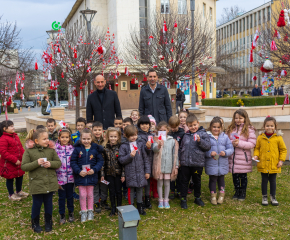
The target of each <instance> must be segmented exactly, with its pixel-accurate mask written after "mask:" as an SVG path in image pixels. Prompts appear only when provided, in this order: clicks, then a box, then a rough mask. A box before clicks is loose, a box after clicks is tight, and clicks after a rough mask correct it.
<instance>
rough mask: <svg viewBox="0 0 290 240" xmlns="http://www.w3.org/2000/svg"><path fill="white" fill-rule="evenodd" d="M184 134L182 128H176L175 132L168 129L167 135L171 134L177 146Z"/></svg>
mask: <svg viewBox="0 0 290 240" xmlns="http://www.w3.org/2000/svg"><path fill="white" fill-rule="evenodd" d="M184 134H185V133H184V129H183V128H178V131H177V132H172V131H170V132H169V133H168V135H169V136H172V137H173V138H174V139H175V140H176V141H177V142H178V144H179V146H180V144H181V141H182V139H183V136H184Z"/></svg>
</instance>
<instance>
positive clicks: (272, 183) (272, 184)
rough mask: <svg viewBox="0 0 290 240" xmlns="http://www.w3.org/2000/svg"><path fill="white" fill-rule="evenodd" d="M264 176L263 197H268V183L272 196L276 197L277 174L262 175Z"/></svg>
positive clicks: (262, 184)
mask: <svg viewBox="0 0 290 240" xmlns="http://www.w3.org/2000/svg"><path fill="white" fill-rule="evenodd" d="M261 176H262V183H261V187H262V195H267V188H268V182H270V194H271V195H272V196H275V195H276V177H277V173H273V174H270V173H261Z"/></svg>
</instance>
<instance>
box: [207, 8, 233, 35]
mask: <svg viewBox="0 0 290 240" xmlns="http://www.w3.org/2000/svg"><path fill="white" fill-rule="evenodd" d="M209 19H210V21H212V8H209ZM231 34H232V33H231Z"/></svg>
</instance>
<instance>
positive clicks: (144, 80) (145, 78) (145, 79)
mask: <svg viewBox="0 0 290 240" xmlns="http://www.w3.org/2000/svg"><path fill="white" fill-rule="evenodd" d="M143 76H144V77H143V82H147V77H146V75H145V74H143Z"/></svg>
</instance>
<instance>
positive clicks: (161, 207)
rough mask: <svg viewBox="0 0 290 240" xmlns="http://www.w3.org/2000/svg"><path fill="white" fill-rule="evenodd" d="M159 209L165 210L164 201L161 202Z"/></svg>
mask: <svg viewBox="0 0 290 240" xmlns="http://www.w3.org/2000/svg"><path fill="white" fill-rule="evenodd" d="M158 208H159V209H163V208H164V202H163V199H161V200H159V204H158Z"/></svg>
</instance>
